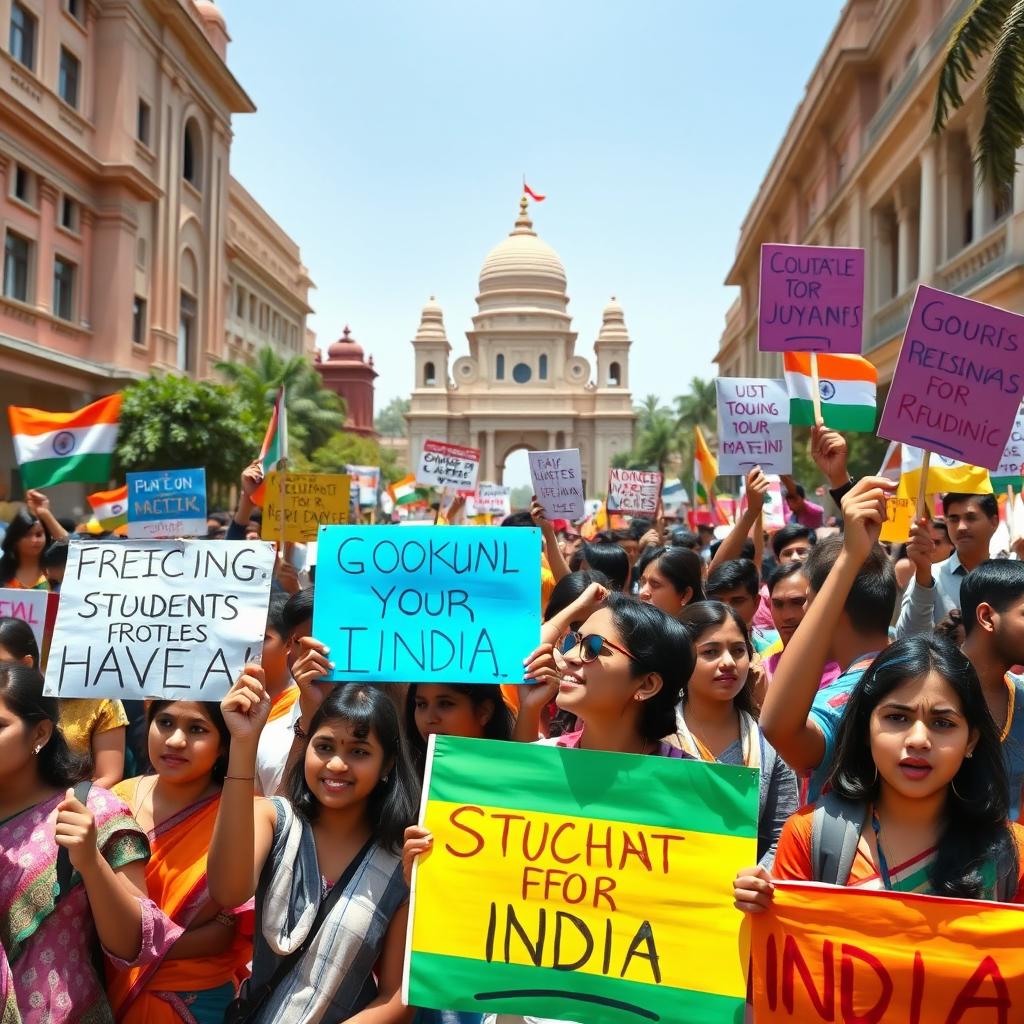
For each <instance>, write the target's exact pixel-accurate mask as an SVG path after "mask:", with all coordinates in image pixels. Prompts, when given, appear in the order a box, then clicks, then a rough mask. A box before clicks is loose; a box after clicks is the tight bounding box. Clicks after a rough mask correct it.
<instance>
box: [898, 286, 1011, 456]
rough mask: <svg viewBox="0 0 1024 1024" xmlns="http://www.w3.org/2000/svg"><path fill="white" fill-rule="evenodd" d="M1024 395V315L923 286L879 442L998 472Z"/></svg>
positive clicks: (900, 357)
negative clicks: (945, 457) (941, 456)
mask: <svg viewBox="0 0 1024 1024" xmlns="http://www.w3.org/2000/svg"><path fill="white" fill-rule="evenodd" d="M1022 393H1024V316H1020V315H1019V314H1017V313H1008V312H1007V311H1006V310H1004V309H998V308H997V307H995V306H986V305H985V303H983V302H975V301H974V300H973V299H965V298H963V297H962V296H959V295H950V294H949V293H947V292H940V291H939V290H938V289H936V288H929V287H927V286H926V285H919V286H918V289H917V295H916V297H915V298H914V308H913V309H912V310H911V312H910V322H909V323H908V324H907V330H906V334H904V336H903V347H902V348H901V349H900V355H899V360H898V362H897V363H896V370H895V372H894V374H893V378H892V385H891V386H890V388H889V396H888V398H886V401H885V409H884V410H883V411H882V420H881V422H880V423H879V425H878V436H879V437H884V438H888V440H890V441H902V442H903V443H904V444H909V445H914V446H916V447H918V448H926V449H928V450H929V451H932V452H936V453H937V454H939V455H946V456H949V457H950V458H953V459H958V460H959V461H961V462H967V463H970V464H971V465H974V466H982V467H984V468H985V469H995V468H996V467H997V466H998V465H999V462H1000V460H1001V458H1002V454H1003V451H1004V449H1005V448H1006V440H1007V438H1008V437H1009V435H1010V431H1011V428H1012V427H1013V422H1014V418H1015V417H1016V415H1017V410H1018V408H1019V406H1020V400H1021V395H1022Z"/></svg>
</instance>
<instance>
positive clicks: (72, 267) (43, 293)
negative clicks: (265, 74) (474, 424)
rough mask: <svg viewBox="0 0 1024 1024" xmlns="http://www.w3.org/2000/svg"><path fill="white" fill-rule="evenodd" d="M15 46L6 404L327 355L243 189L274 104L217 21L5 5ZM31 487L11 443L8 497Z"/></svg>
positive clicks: (191, 10)
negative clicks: (266, 347)
mask: <svg viewBox="0 0 1024 1024" xmlns="http://www.w3.org/2000/svg"><path fill="white" fill-rule="evenodd" d="M0 30H2V31H0V237H2V238H3V242H4V258H3V287H2V291H0V405H7V404H9V403H13V404H17V405H30V406H36V407H39V408H43V409H49V410H66V409H73V408H76V407H78V406H80V405H82V404H84V403H85V402H88V401H90V400H92V399H94V398H96V397H99V396H100V395H103V394H109V393H111V392H113V391H116V390H118V389H119V388H121V387H123V386H124V385H125V384H126V383H127V382H129V381H132V380H136V379H139V378H141V377H144V376H146V375H147V374H148V373H150V372H151V371H157V372H169V373H187V374H189V375H191V376H194V377H198V378H208V377H212V376H214V375H215V366H216V363H217V362H218V361H220V360H223V359H239V358H246V357H248V356H250V355H251V354H252V352H253V351H254V350H255V349H256V348H257V347H259V346H260V345H262V344H264V343H267V344H272V345H274V346H275V347H277V348H279V349H280V350H281V351H282V353H293V354H297V353H302V352H307V353H308V352H310V351H311V347H310V339H309V336H308V333H307V329H306V315H307V314H308V313H309V312H310V310H309V306H308V303H307V296H308V291H309V288H310V286H311V283H310V281H309V276H308V274H307V272H306V270H305V268H304V267H303V266H302V262H301V258H300V255H299V250H298V247H297V246H296V245H295V243H294V242H292V241H291V239H289V238H288V236H287V235H286V234H285V233H284V232H283V231H282V230H281V229H280V228H279V227H278V226H277V225H276V224H275V223H274V222H273V220H272V219H271V218H270V217H269V216H268V215H267V214H266V212H265V211H264V210H262V208H261V207H260V206H259V205H258V204H257V203H256V202H255V200H253V199H252V197H251V196H249V194H248V193H247V192H246V191H245V190H244V189H243V188H242V187H241V185H239V184H238V183H237V182H235V181H233V179H232V178H231V176H230V172H229V163H230V149H231V137H232V133H231V118H232V116H233V115H234V114H245V113H252V112H253V111H254V110H255V107H254V106H253V104H252V101H251V100H250V99H249V97H248V96H247V95H246V93H245V90H244V89H243V88H242V86H241V85H240V84H239V82H238V81H237V80H236V79H235V77H234V76H233V75H232V74H231V72H230V70H229V69H228V66H227V60H226V58H227V46H228V42H229V36H228V32H227V26H226V24H225V22H224V18H223V16H222V14H221V13H220V11H219V10H218V9H217V8H216V6H215V5H214V4H213V3H211V2H209V0H0ZM243 305H244V309H243ZM239 310H243V313H242V314H241V315H240V314H239V312H238V311H239ZM19 490H20V485H19V480H18V476H17V470H16V467H15V463H14V457H13V451H12V449H11V446H10V441H9V438H8V437H6V435H5V436H3V438H2V439H0V498H3V497H6V496H9V495H17V494H18V493H19ZM79 490H81V489H79Z"/></svg>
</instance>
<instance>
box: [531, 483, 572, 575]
mask: <svg viewBox="0 0 1024 1024" xmlns="http://www.w3.org/2000/svg"><path fill="white" fill-rule="evenodd" d="M530 518H531V519H533V523H534V525H535V526H539V527H540V532H541V536H542V537H543V538H544V554H545V555H547V559H548V565H549V566H550V567H551V575H552V576H554V577H555V582H556V583H557V582H558V581H559V580H560V579H562V578H563V577H565V576H568V575H569V566H568V564H567V563H566V561H565V556H564V555H563V554H562V549H561V548H560V547H559V546H558V537H557V536H556V535H555V528H554V527H553V526H552V525H551V522H550V520H549V519H548V517H547V516H546V515H545V514H544V507H543V506H542V505H541V503H540V502H539V501H538V500H537V496H536V495H534V496H533V498H532V500H531V501H530Z"/></svg>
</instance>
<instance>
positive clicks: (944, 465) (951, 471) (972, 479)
mask: <svg viewBox="0 0 1024 1024" xmlns="http://www.w3.org/2000/svg"><path fill="white" fill-rule="evenodd" d="M902 447H903V457H902V459H901V467H900V468H901V474H900V486H899V488H898V490H897V491H896V496H897V497H899V498H913V499H915V500H916V499H917V495H918V491H920V489H921V468H922V465H923V462H924V452H923V451H922V450H921V449H920V448H912V447H911V446H910V445H909V444H905V445H903V446H902ZM950 492H956V493H957V494H991V493H992V481H991V480H990V479H989V473H988V470H987V469H982V468H981V467H980V466H969V465H968V464H967V463H966V462H957V461H956V459H950V458H947V457H946V456H945V455H938V454H936V453H935V452H932V457H931V460H930V462H929V465H928V485H927V487H926V488H925V493H926V494H948V493H950Z"/></svg>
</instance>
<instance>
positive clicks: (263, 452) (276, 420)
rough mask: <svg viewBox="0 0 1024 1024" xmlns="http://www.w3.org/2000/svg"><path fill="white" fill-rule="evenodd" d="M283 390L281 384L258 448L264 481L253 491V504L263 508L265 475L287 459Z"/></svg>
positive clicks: (285, 414) (286, 414) (286, 410)
mask: <svg viewBox="0 0 1024 1024" xmlns="http://www.w3.org/2000/svg"><path fill="white" fill-rule="evenodd" d="M285 397H286V396H285V390H284V385H283V384H282V385H281V387H280V388H278V391H277V397H276V398H275V399H274V408H273V410H272V411H271V413H270V422H269V423H268V424H267V433H266V434H265V435H264V438H263V446H262V447H261V448H260V465H261V466H262V467H263V475H264V480H263V481H262V482H261V483H260V485H259V487H257V488H256V490H255V491H253V495H252V500H253V503H254V504H256V505H259V506H260V507H262V506H263V501H264V498H265V495H266V489H267V485H266V474H267V473H269V472H270V471H271V470H272V469H277V464H278V463H279V462H280V461H281V459H287V458H288V409H287V406H286V405H285Z"/></svg>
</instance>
